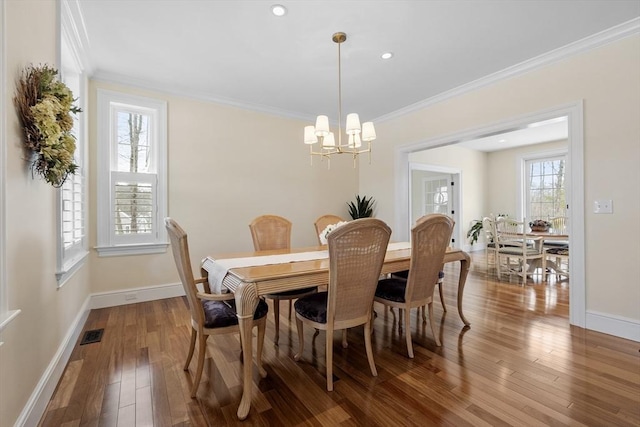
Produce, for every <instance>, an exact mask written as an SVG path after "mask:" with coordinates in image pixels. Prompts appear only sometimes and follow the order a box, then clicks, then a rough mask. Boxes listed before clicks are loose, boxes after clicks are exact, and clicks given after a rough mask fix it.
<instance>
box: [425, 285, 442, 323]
mask: <svg viewBox="0 0 640 427" xmlns="http://www.w3.org/2000/svg"><path fill="white" fill-rule="evenodd" d="M442 285H443V283H442V282H438V292H439V293H440V303H441V304H442V311H444V312H445V313H446V312H447V306H446V305H444V293H443V292H442ZM422 310H423V311H422V314H423V315H424V308H423V309H422Z"/></svg>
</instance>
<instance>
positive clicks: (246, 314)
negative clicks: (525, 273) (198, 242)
mask: <svg viewBox="0 0 640 427" xmlns="http://www.w3.org/2000/svg"><path fill="white" fill-rule="evenodd" d="M235 297H236V311H237V313H238V324H239V326H240V341H241V342H242V360H243V363H244V364H243V366H242V377H243V381H242V400H240V405H239V406H238V419H240V420H244V419H245V418H247V415H249V410H250V409H251V390H252V384H251V383H252V377H253V375H252V374H253V361H252V358H253V347H252V344H253V340H252V339H251V335H252V334H251V329H252V325H253V313H254V312H255V310H256V307H257V306H258V291H257V289H256V285H255V284H253V283H241V284H240V285H238V289H236V292H235Z"/></svg>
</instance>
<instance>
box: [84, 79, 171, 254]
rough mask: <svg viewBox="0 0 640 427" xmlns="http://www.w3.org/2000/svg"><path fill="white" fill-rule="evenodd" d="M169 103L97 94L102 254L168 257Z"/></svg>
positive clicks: (99, 234)
mask: <svg viewBox="0 0 640 427" xmlns="http://www.w3.org/2000/svg"><path fill="white" fill-rule="evenodd" d="M166 111H167V107H166V103H165V102H162V101H158V100H154V99H150V98H143V97H138V96H132V95H126V94H122V93H118V92H112V91H106V90H98V193H99V196H98V247H97V248H96V249H97V250H98V253H99V254H100V255H101V256H104V255H107V256H108V255H130V254H141V253H158V252H164V251H165V250H166V248H167V241H166V232H165V230H164V225H163V218H164V217H165V216H166V212H167V208H166V200H167V197H166V191H167V190H166V189H167V185H166V152H167V139H166V127H167V125H166V121H167V119H166V117H167V112H166Z"/></svg>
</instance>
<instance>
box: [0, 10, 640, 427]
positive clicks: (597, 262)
mask: <svg viewBox="0 0 640 427" xmlns="http://www.w3.org/2000/svg"><path fill="white" fill-rule="evenodd" d="M5 6H6V12H5V23H6V28H5V41H6V51H5V53H6V60H7V62H6V68H7V71H8V73H7V76H6V81H7V92H8V94H9V95H11V94H12V93H13V89H14V86H13V85H14V82H15V80H16V79H17V78H18V73H19V71H20V70H21V69H22V68H23V67H24V66H26V65H28V64H31V63H33V64H39V63H45V62H46V63H52V64H53V63H55V58H56V45H55V43H56V42H55V41H56V39H57V35H56V31H57V22H56V19H55V16H56V15H55V10H56V5H55V2H54V1H52V0H32V1H31V0H20V1H14V0H10V1H5ZM638 75H640V37H639V36H634V37H632V38H629V39H626V40H623V41H620V42H617V43H615V44H611V45H608V46H605V47H603V48H600V49H598V50H594V51H592V52H589V53H586V54H583V55H580V56H577V57H575V58H571V59H568V60H565V61H562V62H560V63H558V64H555V65H551V66H547V67H545V68H543V69H540V70H537V71H534V72H531V73H528V74H526V75H523V76H519V77H516V78H512V79H510V80H508V81H504V82H501V83H498V84H495V85H492V86H489V87H486V88H483V89H479V90H477V91H474V92H472V93H469V94H466V95H463V96H459V97H457V98H454V99H450V100H447V101H444V102H441V103H439V104H437V105H434V106H431V107H429V108H426V109H424V110H422V111H418V112H415V113H412V114H410V115H407V116H405V117H402V118H398V119H394V120H389V121H387V122H382V123H376V125H377V130H378V134H379V135H380V136H379V139H378V140H377V141H376V144H375V151H374V155H373V162H372V164H371V165H368V164H366V163H364V162H363V165H362V166H361V167H360V169H359V171H354V170H353V169H352V168H351V166H350V161H349V159H340V160H338V161H335V162H334V163H333V164H332V169H331V170H330V171H327V170H326V169H324V167H322V166H320V165H316V166H314V167H313V168H311V167H309V166H308V159H307V150H306V147H305V146H304V145H302V143H301V142H300V140H301V138H302V126H303V125H304V124H305V123H302V122H300V121H296V120H290V119H282V118H278V117H272V116H268V115H264V114H258V113H253V112H248V111H243V110H240V109H235V108H231V107H223V106H217V105H214V104H208V103H203V102H197V101H193V100H187V99H182V98H177V97H172V96H167V95H163V94H154V93H147V92H139V91H134V90H130V92H133V93H141V94H143V95H147V96H152V97H157V98H160V99H165V100H167V102H168V106H169V108H168V110H169V213H170V215H171V216H173V217H174V218H176V219H177V220H178V221H180V222H181V223H182V224H183V225H184V226H185V228H186V229H187V230H188V231H189V232H190V237H191V242H190V243H191V245H192V256H193V257H194V261H195V262H194V267H196V266H197V259H198V258H199V257H201V256H203V255H205V254H208V253H211V252H215V251H228V250H244V249H249V248H250V247H251V240H250V237H249V231H248V228H247V224H248V222H249V221H250V220H251V219H252V218H253V217H255V216H257V215H259V214H262V213H266V212H269V213H275V214H280V215H285V216H287V217H289V218H290V219H291V220H292V221H293V223H294V228H293V244H294V245H306V244H313V243H314V242H315V235H314V232H313V227H312V224H313V220H314V219H315V218H316V217H317V216H319V215H321V214H323V213H327V212H332V213H336V214H341V215H345V216H346V209H345V202H346V201H348V200H351V199H352V198H353V195H354V194H355V193H356V192H357V191H359V192H360V194H367V195H371V196H374V197H375V198H376V200H377V201H378V203H377V206H378V212H377V216H378V217H379V218H381V219H383V220H385V221H387V222H388V223H389V224H393V223H394V220H395V218H394V209H393V205H394V203H395V195H394V179H395V176H394V165H393V159H394V151H395V148H396V147H397V146H398V145H399V144H405V143H410V142H415V141H424V140H427V139H429V138H433V137H435V136H439V135H447V134H450V133H453V132H457V131H459V130H461V129H468V128H474V127H477V126H481V125H485V124H486V123H493V122H496V121H499V120H501V119H504V118H509V117H514V116H518V115H521V114H525V113H531V112H535V111H539V110H542V109H546V108H549V107H553V106H557V105H560V104H565V103H567V102H573V101H576V100H580V99H584V106H585V126H584V131H585V188H586V190H585V205H586V206H585V210H586V217H585V222H586V255H587V262H586V268H587V271H586V273H587V275H586V276H587V283H586V288H587V308H588V309H589V310H593V311H596V312H601V313H605V314H607V315H610V316H621V317H625V318H630V319H635V320H636V321H638V320H639V319H640V314H638V306H639V305H640V288H638V286H637V284H638V283H640V263H638V262H637V260H638V259H640V240H639V239H636V238H629V236H638V235H640V221H638V217H639V213H640V196H639V195H638V188H639V187H640V185H639V183H640V169H639V168H638V161H639V160H640V143H639V142H640V121H639V120H638V117H640V103H639V102H638V100H639V99H640V79H639V78H638ZM98 85H99V86H104V87H109V88H110V89H116V87H114V86H108V85H104V84H98V83H94V84H92V86H91V94H92V95H91V96H92V100H91V101H92V104H91V107H90V111H89V114H94V112H95V98H94V95H95V88H96V86H98ZM126 90H128V89H126ZM128 91H129V90H128ZM5 101H6V104H5V105H4V106H2V108H3V111H5V113H6V114H7V128H6V129H2V132H5V137H6V138H5V139H6V143H7V147H6V148H7V162H6V166H7V168H6V169H7V170H6V178H7V179H6V211H7V212H6V220H7V229H6V235H5V236H4V237H5V240H6V252H7V259H6V269H7V272H6V276H7V286H8V289H7V295H8V300H9V309H21V310H22V313H21V314H20V315H19V316H18V318H17V319H16V320H14V321H13V322H12V323H10V324H9V325H8V326H7V328H6V329H5V330H4V331H3V332H2V340H3V341H4V345H2V346H1V347H0V425H2V426H5V425H6V426H10V425H13V424H14V423H15V421H16V419H17V418H18V416H19V415H20V412H21V411H22V409H23V408H24V407H25V405H26V404H27V401H28V399H29V397H30V396H31V394H32V393H33V391H34V390H36V387H37V384H38V381H39V380H40V379H41V378H42V377H43V375H44V373H45V370H46V369H47V367H48V366H49V364H50V363H51V362H52V361H53V360H54V358H55V356H56V352H57V351H58V350H59V348H60V345H61V344H62V343H63V342H64V339H65V336H66V334H67V333H68V332H69V331H70V328H71V326H72V324H73V322H74V319H75V318H76V316H78V314H79V312H80V310H81V307H82V304H83V302H84V301H85V300H86V298H87V296H88V295H89V294H90V293H94V292H108V291H112V290H121V289H126V288H129V287H138V286H147V285H160V284H164V283H175V282H177V275H176V273H175V272H174V270H173V267H172V265H173V264H172V261H171V259H170V256H169V254H162V255H154V256H133V257H112V258H98V257H96V256H95V253H94V252H93V251H92V255H91V257H90V259H89V262H88V264H87V266H85V267H84V268H82V269H81V270H80V271H78V272H77V273H76V274H75V275H74V276H73V277H72V278H71V279H70V280H69V281H68V282H67V283H66V284H65V286H64V287H62V288H61V289H57V288H56V282H55V277H54V272H55V259H56V250H55V241H56V240H55V229H56V227H55V220H56V216H55V194H56V193H55V190H54V189H53V188H51V187H50V186H49V185H48V184H46V183H44V182H43V181H41V180H39V179H32V177H31V173H30V171H29V169H28V167H27V164H26V163H25V161H24V160H23V152H22V149H21V145H20V140H21V133H20V129H19V125H18V121H17V117H16V116H15V110H14V108H13V104H12V99H11V97H9V99H6V100H5ZM91 123H92V124H93V123H94V118H93V117H92V118H91ZM90 144H91V146H90V155H91V172H92V173H93V172H94V171H95V144H96V138H95V134H91V136H90ZM623 183H625V184H623ZM95 188H96V178H95V175H92V176H91V182H90V187H89V191H90V194H89V196H90V202H91V203H90V212H91V219H90V224H89V225H90V232H91V234H90V242H91V245H95V242H96V236H95V231H94V230H95V197H92V192H94V191H95ZM596 198H611V199H613V200H614V212H615V213H614V214H613V215H594V214H592V213H591V209H590V207H591V203H592V201H593V200H594V199H596ZM470 203H471V202H470ZM621 245H624V249H625V250H623V251H620V250H612V249H619V248H620V247H621ZM90 286H91V287H90Z"/></svg>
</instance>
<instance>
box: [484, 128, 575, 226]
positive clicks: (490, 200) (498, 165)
mask: <svg viewBox="0 0 640 427" xmlns="http://www.w3.org/2000/svg"><path fill="white" fill-rule="evenodd" d="M562 149H566V150H568V142H567V141H566V140H564V141H555V142H549V143H544V144H536V145H529V146H526V147H518V148H512V149H509V150H500V151H494V152H491V153H489V154H488V155H487V173H488V183H489V187H488V188H490V191H488V192H487V193H486V195H487V210H486V211H485V216H486V215H487V214H489V213H493V214H496V215H497V214H506V215H509V216H510V217H511V218H517V219H521V216H522V215H518V211H519V209H518V203H519V197H518V195H519V194H520V193H521V190H520V189H519V188H518V184H519V182H520V181H518V180H517V179H516V177H517V176H519V175H520V174H521V166H522V164H521V162H520V161H519V160H520V159H522V157H523V156H527V155H530V154H535V153H540V152H544V151H552V150H562ZM526 219H527V221H528V220H530V219H534V218H526Z"/></svg>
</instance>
